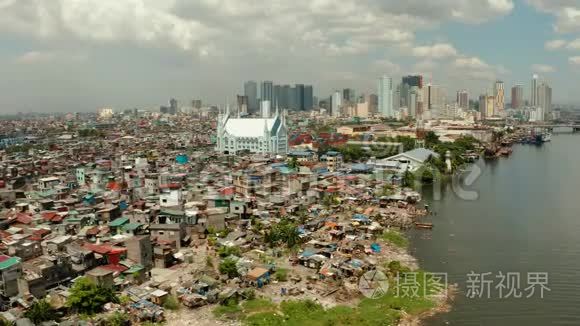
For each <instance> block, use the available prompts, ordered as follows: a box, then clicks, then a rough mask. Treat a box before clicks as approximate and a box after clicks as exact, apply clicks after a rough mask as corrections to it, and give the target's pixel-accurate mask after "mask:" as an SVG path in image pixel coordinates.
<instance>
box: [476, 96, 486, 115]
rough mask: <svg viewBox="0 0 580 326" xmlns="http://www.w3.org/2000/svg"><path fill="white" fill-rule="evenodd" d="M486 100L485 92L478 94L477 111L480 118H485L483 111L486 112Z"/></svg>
mask: <svg viewBox="0 0 580 326" xmlns="http://www.w3.org/2000/svg"><path fill="white" fill-rule="evenodd" d="M486 101H487V95H486V94H482V95H479V105H478V106H479V112H480V113H481V118H482V119H485V113H486V109H485V105H486Z"/></svg>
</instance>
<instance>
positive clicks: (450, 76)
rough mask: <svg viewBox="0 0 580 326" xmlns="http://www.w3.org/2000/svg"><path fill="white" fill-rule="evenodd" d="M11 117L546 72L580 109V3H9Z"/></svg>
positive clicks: (3, 58)
mask: <svg viewBox="0 0 580 326" xmlns="http://www.w3.org/2000/svg"><path fill="white" fill-rule="evenodd" d="M0 42H1V43H0V44H1V45H2V46H0V112H2V113H4V112H19V111H22V112H29V111H92V110H95V109H96V108H98V107H101V106H113V107H115V108H133V107H157V106H159V105H160V104H165V103H166V102H167V101H168V99H169V98H170V97H176V98H178V99H179V100H180V101H186V100H187V101H189V100H190V99H193V98H202V99H203V100H204V102H212V103H216V104H219V103H223V102H224V101H225V99H226V98H227V97H229V98H230V99H233V97H234V96H235V94H236V93H240V92H241V91H242V83H243V81H244V80H248V79H255V80H274V81H277V82H279V83H296V82H299V83H312V84H314V86H315V95H318V96H320V97H322V96H327V95H328V94H330V92H331V91H332V90H333V89H336V88H346V87H352V88H355V89H356V90H357V91H361V92H362V91H364V92H368V91H373V89H374V88H375V84H376V82H375V80H376V79H377V78H378V77H379V76H380V75H382V74H388V75H392V76H393V77H397V78H399V77H400V76H401V75H403V74H408V73H422V74H424V75H425V76H426V80H427V81H432V82H433V83H434V84H439V85H443V86H445V87H446V88H447V92H448V94H450V97H452V96H454V94H455V91H456V90H457V89H460V88H468V89H469V90H470V92H471V93H472V94H474V95H476V94H479V93H481V92H484V91H485V90H486V88H490V87H491V84H492V81H493V80H495V79H496V78H499V79H502V80H504V81H505V82H506V88H509V87H511V86H512V85H513V84H515V83H521V84H524V85H525V87H526V88H525V90H526V92H525V96H526V97H527V96H528V95H529V91H528V88H529V79H530V78H531V74H532V73H533V72H537V73H539V74H540V75H541V76H542V77H543V78H545V79H546V80H548V81H549V82H550V83H551V84H552V86H553V88H554V97H555V101H557V102H559V103H580V92H578V91H577V89H578V85H579V84H580V0H406V1H401V0H339V1H337V0H269V1H263V0H0Z"/></svg>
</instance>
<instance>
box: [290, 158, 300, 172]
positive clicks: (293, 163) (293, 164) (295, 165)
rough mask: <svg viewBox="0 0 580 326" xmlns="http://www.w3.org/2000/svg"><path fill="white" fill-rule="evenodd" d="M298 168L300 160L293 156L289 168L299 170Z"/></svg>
mask: <svg viewBox="0 0 580 326" xmlns="http://www.w3.org/2000/svg"><path fill="white" fill-rule="evenodd" d="M298 166H299V163H298V158H296V156H293V157H292V159H290V162H288V167H289V168H292V169H296V168H298Z"/></svg>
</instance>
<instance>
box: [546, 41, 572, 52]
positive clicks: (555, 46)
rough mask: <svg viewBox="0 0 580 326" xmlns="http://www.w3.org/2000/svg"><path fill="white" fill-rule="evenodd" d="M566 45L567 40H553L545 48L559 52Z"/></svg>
mask: <svg viewBox="0 0 580 326" xmlns="http://www.w3.org/2000/svg"><path fill="white" fill-rule="evenodd" d="M566 43H567V42H566V41H565V40H551V41H548V42H546V44H544V48H546V50H557V49H561V48H563V47H564V46H565V45H566Z"/></svg>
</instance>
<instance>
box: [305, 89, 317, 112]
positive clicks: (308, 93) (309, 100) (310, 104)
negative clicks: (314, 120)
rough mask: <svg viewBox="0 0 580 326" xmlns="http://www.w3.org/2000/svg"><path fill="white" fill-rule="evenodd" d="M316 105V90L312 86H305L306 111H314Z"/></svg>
mask: <svg viewBox="0 0 580 326" xmlns="http://www.w3.org/2000/svg"><path fill="white" fill-rule="evenodd" d="M314 103H315V101H314V88H313V87H312V85H306V86H304V110H312V108H314Z"/></svg>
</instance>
